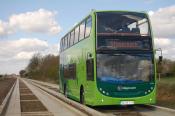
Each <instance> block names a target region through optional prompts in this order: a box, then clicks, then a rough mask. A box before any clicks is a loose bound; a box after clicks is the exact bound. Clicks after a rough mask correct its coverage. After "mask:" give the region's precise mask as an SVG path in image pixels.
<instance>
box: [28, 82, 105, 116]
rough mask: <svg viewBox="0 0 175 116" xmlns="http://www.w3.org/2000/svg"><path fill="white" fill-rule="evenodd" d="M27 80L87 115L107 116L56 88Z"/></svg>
mask: <svg viewBox="0 0 175 116" xmlns="http://www.w3.org/2000/svg"><path fill="white" fill-rule="evenodd" d="M25 80H26V81H27V82H29V83H32V84H33V85H35V86H37V87H39V88H40V89H42V90H44V91H46V92H47V93H49V94H51V95H52V96H55V97H56V98H57V99H60V100H61V101H64V102H65V103H67V104H68V105H69V106H71V107H72V108H76V109H78V110H79V111H81V112H84V113H85V114H86V115H89V116H106V115H105V114H103V113H101V112H98V111H96V110H94V109H92V108H89V107H87V106H85V105H82V104H80V103H78V102H75V101H73V100H70V99H68V98H66V97H65V96H64V95H62V94H61V93H58V92H56V91H54V90H51V89H48V88H46V87H44V86H42V85H39V84H38V83H35V81H32V80H28V79H25Z"/></svg>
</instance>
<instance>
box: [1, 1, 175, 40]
mask: <svg viewBox="0 0 175 116" xmlns="http://www.w3.org/2000/svg"><path fill="white" fill-rule="evenodd" d="M172 4H175V1H174V0H86V1H84V0H4V1H1V3H0V11H3V12H1V13H0V19H1V20H8V18H9V16H11V15H12V14H18V13H25V12H29V11H36V10H38V9H40V8H42V9H46V10H50V11H56V12H57V15H56V17H55V18H56V21H57V22H58V24H59V25H60V26H61V28H62V30H61V32H60V33H59V34H57V35H56V36H48V35H47V34H37V33H32V34H31V33H30V34H28V33H17V34H13V35H10V36H8V39H17V38H19V37H24V36H28V37H33V36H34V37H38V38H41V39H44V40H47V41H48V42H51V43H55V42H58V39H59V38H61V37H62V36H63V35H64V34H65V33H66V32H67V31H68V30H69V29H70V28H71V27H72V26H73V25H74V24H75V23H76V22H78V21H80V20H81V19H82V18H83V17H84V16H86V15H87V14H88V13H89V12H90V11H91V9H96V10H134V11H150V10H152V11H154V10H157V9H159V8H162V7H166V6H170V5H172Z"/></svg>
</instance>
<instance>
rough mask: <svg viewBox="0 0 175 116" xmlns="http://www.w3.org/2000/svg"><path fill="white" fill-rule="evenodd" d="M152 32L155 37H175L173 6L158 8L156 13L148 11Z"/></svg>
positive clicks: (174, 10)
mask: <svg viewBox="0 0 175 116" xmlns="http://www.w3.org/2000/svg"><path fill="white" fill-rule="evenodd" d="M149 14H150V18H151V22H152V25H153V31H154V34H155V36H156V37H160V38H174V37H175V33H174V30H175V5H174V6H169V7H165V8H160V9H158V10H157V11H154V12H153V11H149Z"/></svg>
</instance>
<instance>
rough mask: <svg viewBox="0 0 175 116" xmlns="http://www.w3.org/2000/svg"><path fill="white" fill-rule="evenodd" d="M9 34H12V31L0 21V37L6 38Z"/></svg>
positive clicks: (6, 24)
mask: <svg viewBox="0 0 175 116" xmlns="http://www.w3.org/2000/svg"><path fill="white" fill-rule="evenodd" d="M11 33H13V30H12V28H11V27H10V26H9V24H8V23H6V22H3V21H1V20H0V36H6V35H8V34H11Z"/></svg>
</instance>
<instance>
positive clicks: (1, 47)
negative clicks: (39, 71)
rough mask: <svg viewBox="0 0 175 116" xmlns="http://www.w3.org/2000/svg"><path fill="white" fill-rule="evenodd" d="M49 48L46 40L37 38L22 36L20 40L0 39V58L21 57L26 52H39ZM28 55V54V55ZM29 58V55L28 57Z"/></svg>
mask: <svg viewBox="0 0 175 116" xmlns="http://www.w3.org/2000/svg"><path fill="white" fill-rule="evenodd" d="M46 49H48V44H47V42H45V41H42V40H39V39H37V38H22V39H18V40H11V41H10V40H3V41H0V59H1V60H8V59H11V58H20V59H21V57H22V56H24V53H26V52H29V53H31V52H39V51H44V50H46ZM27 57H28V56H27ZM28 58H29V57H28Z"/></svg>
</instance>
